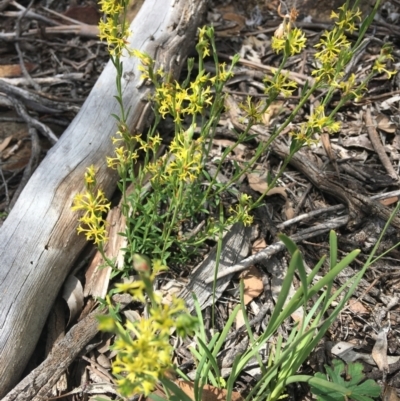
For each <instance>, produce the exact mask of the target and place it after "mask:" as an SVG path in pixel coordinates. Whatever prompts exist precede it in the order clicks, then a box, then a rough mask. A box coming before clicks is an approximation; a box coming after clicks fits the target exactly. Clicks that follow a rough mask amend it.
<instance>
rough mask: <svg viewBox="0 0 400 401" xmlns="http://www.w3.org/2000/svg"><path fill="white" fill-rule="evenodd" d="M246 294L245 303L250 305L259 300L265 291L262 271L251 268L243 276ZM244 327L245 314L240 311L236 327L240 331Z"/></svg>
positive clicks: (244, 296)
mask: <svg viewBox="0 0 400 401" xmlns="http://www.w3.org/2000/svg"><path fill="white" fill-rule="evenodd" d="M242 278H243V284H244V294H243V301H244V304H245V305H248V304H249V303H250V302H251V301H252V300H253V299H254V298H257V297H258V296H259V295H260V294H262V292H263V291H264V284H263V281H262V275H261V272H260V270H258V269H257V268H256V267H255V266H251V267H250V269H249V270H247V271H246V272H245V273H244V274H243V275H242ZM243 325H244V317H243V313H242V311H241V310H240V311H239V312H238V314H237V315H236V319H235V326H236V329H239V328H240V327H242V326H243Z"/></svg>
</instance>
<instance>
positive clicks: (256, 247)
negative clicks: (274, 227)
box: [251, 238, 267, 255]
mask: <svg viewBox="0 0 400 401" xmlns="http://www.w3.org/2000/svg"><path fill="white" fill-rule="evenodd" d="M266 247H267V243H266V242H265V239H264V238H258V239H256V240H255V241H254V242H253V245H252V247H251V254H252V255H254V254H255V253H258V252H260V251H262V250H263V249H265V248H266Z"/></svg>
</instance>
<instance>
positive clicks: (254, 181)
mask: <svg viewBox="0 0 400 401" xmlns="http://www.w3.org/2000/svg"><path fill="white" fill-rule="evenodd" d="M247 180H248V182H249V185H250V188H251V189H254V191H257V192H259V193H261V194H263V193H264V192H265V191H266V190H267V188H268V183H267V181H266V180H265V178H264V177H262V176H260V175H259V174H256V173H251V174H247ZM272 195H281V196H283V197H284V198H285V199H287V197H288V196H287V193H286V190H285V188H283V187H274V188H271V189H270V190H269V191H268V193H267V196H272Z"/></svg>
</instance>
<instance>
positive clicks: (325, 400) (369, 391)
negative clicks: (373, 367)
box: [311, 359, 381, 401]
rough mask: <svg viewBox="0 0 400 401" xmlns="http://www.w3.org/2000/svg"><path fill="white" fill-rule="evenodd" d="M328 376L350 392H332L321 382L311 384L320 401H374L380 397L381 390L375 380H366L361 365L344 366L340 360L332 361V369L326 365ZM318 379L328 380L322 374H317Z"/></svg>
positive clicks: (350, 364)
mask: <svg viewBox="0 0 400 401" xmlns="http://www.w3.org/2000/svg"><path fill="white" fill-rule="evenodd" d="M325 369H326V374H327V376H328V378H329V379H330V380H329V381H330V382H332V383H334V384H338V385H339V386H341V387H344V388H346V389H348V390H349V393H347V394H346V395H344V394H343V393H342V392H341V391H336V392H335V391H332V389H328V388H327V387H326V386H324V385H321V382H315V383H313V384H311V391H312V393H313V394H314V395H316V396H317V400H318V401H346V400H347V399H349V398H351V399H352V400H356V401H373V398H377V397H379V396H380V393H381V388H380V387H379V386H378V384H376V383H375V381H374V380H372V379H369V380H365V375H364V374H363V365H362V364H361V363H358V362H357V363H349V364H347V365H345V364H344V362H343V361H341V360H339V359H334V360H333V361H332V367H330V366H328V365H325ZM315 377H316V378H319V379H322V380H326V376H325V375H324V374H322V373H316V374H315Z"/></svg>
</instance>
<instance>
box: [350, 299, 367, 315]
mask: <svg viewBox="0 0 400 401" xmlns="http://www.w3.org/2000/svg"><path fill="white" fill-rule="evenodd" d="M349 309H350V310H351V311H352V312H354V313H359V314H360V313H368V312H369V311H368V309H367V308H366V307H365V306H364V305H363V304H362V303H361V302H360V301H356V302H350V303H349Z"/></svg>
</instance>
